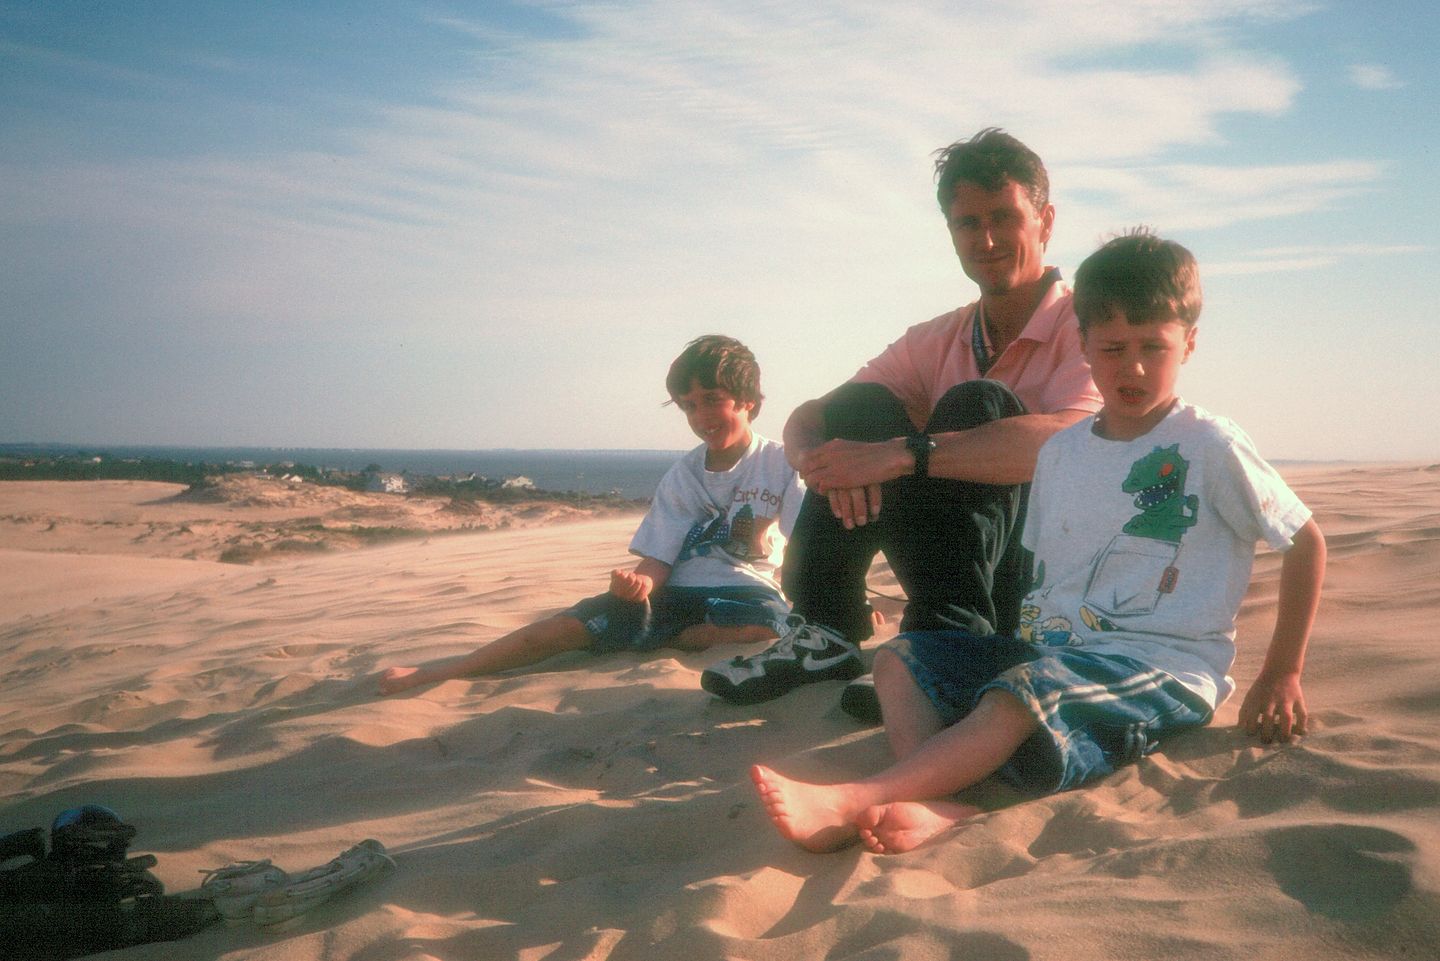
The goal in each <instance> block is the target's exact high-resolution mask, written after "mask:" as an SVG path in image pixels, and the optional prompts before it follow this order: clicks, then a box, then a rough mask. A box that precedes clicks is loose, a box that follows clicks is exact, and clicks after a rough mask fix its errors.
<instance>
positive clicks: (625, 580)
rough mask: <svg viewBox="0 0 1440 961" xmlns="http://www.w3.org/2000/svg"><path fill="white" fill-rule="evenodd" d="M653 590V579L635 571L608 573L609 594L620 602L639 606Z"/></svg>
mask: <svg viewBox="0 0 1440 961" xmlns="http://www.w3.org/2000/svg"><path fill="white" fill-rule="evenodd" d="M654 589H655V579H654V578H653V577H649V576H647V575H645V574H640V573H637V572H636V571H622V570H618V569H617V570H613V571H611V572H610V593H611V594H614V595H615V596H616V597H618V598H620V599H621V600H622V601H632V602H634V603H636V604H639V603H640V602H641V601H643V600H645V598H647V597H649V596H650V592H651V591H652V590H654Z"/></svg>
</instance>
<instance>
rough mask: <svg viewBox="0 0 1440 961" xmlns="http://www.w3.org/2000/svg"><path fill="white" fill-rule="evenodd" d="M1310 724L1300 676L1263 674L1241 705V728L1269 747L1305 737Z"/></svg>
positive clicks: (1292, 674)
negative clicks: (1256, 736) (1306, 727)
mask: <svg viewBox="0 0 1440 961" xmlns="http://www.w3.org/2000/svg"><path fill="white" fill-rule="evenodd" d="M1309 720H1310V716H1309V714H1308V713H1306V710H1305V692H1304V691H1302V690H1301V689H1300V675H1299V673H1288V672H1287V673H1284V674H1278V675H1274V676H1271V675H1268V674H1264V673H1262V674H1261V675H1260V676H1259V677H1257V678H1256V679H1255V683H1254V684H1252V685H1251V686H1250V690H1249V692H1248V693H1247V694H1246V695H1245V700H1244V701H1243V702H1242V703H1241V704H1240V726H1241V727H1243V728H1244V729H1245V733H1246V734H1250V735H1259V737H1260V740H1261V741H1263V742H1264V743H1266V744H1271V743H1273V742H1276V741H1280V742H1282V743H1283V742H1286V741H1290V740H1293V739H1294V738H1295V737H1298V736H1300V735H1303V734H1304V733H1305V726H1306V724H1307V723H1308V722H1309Z"/></svg>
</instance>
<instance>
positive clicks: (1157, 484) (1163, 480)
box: [1120, 444, 1200, 544]
mask: <svg viewBox="0 0 1440 961" xmlns="http://www.w3.org/2000/svg"><path fill="white" fill-rule="evenodd" d="M1189 470H1190V463H1189V462H1188V461H1186V460H1185V458H1183V457H1181V456H1180V445H1179V444H1171V445H1170V446H1169V447H1163V448H1162V447H1156V448H1155V449H1154V450H1153V451H1151V452H1150V453H1148V454H1146V455H1145V456H1144V457H1142V458H1140V459H1139V460H1137V461H1136V462H1135V463H1134V464H1132V465H1130V474H1129V476H1127V477H1126V478H1125V481H1124V483H1122V484H1121V485H1120V489H1121V490H1123V491H1124V492H1125V493H1127V494H1134V495H1135V506H1136V507H1137V508H1139V509H1140V513H1139V514H1137V515H1135V516H1134V517H1132V518H1130V520H1129V521H1127V522H1126V523H1125V526H1124V528H1122V529H1123V530H1124V531H1125V533H1127V534H1131V535H1133V536H1135V537H1149V538H1152V539H1154V540H1157V541H1167V542H1169V543H1171V544H1179V543H1180V538H1181V537H1182V536H1183V535H1184V534H1185V532H1186V531H1187V530H1189V529H1190V528H1191V527H1194V526H1195V519H1196V513H1197V511H1198V509H1199V507H1200V498H1199V497H1196V496H1195V495H1194V494H1186V493H1185V477H1186V475H1187V474H1188V473H1189Z"/></svg>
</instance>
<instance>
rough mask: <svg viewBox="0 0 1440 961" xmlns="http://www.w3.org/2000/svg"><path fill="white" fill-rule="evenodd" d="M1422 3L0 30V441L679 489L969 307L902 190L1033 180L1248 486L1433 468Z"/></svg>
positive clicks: (525, 9) (1058, 5)
mask: <svg viewBox="0 0 1440 961" xmlns="http://www.w3.org/2000/svg"><path fill="white" fill-rule="evenodd" d="M1437 41H1440V28H1437V27H1436V25H1435V19H1434V17H1433V14H1432V12H1431V10H1430V9H1429V6H1428V5H1422V4H1420V3H1419V2H1410V3H1406V2H1394V3H1391V2H1383V0H1382V2H1379V3H1375V4H1358V3H1338V2H1335V3H1319V2H1317V3H1305V2H1293V0H1291V2H1269V0H1214V2H1204V0H1195V2H1171V0H1145V2H1139V0H1107V2H1089V0H1029V2H1016V3H1010V4H1004V5H1001V4H991V3H964V2H955V0H949V2H934V3H900V4H892V3H886V2H879V0H873V2H835V3H826V4H801V3H796V2H778V0H733V2H726V3H714V2H710V3H698V2H691V0H633V2H627V0H615V2H608V3H587V2H581V3H565V2H548V0H547V2H538V3H529V2H519V0H516V2H485V3H474V4H467V3H428V2H393V3H379V2H373V3H364V2H357V3H338V2H311V3H306V4H303V5H302V4H293V3H289V2H284V3H282V2H251V3H223V4H222V3H205V2H194V0H191V2H141V0H134V2H127V3H113V2H102V0H91V2H83V3H82V2H65V0H57V2H35V3H17V2H6V0H0V290H3V291H4V297H3V302H0V441H12V442H14V441H60V442H74V443H86V444H99V443H116V444H119V443H140V444H159V443H175V444H202V445H203V444H216V445H238V444H257V445H294V446H346V447H351V446H354V447H412V448H413V447H450V448H488V447H595V448H629V447H642V448H682V447H688V446H690V445H691V444H692V443H693V440H692V439H691V438H690V437H689V435H688V433H687V432H686V430H685V427H684V424H683V421H682V419H681V418H680V416H679V415H678V414H676V413H675V412H674V411H673V410H671V409H666V408H662V407H661V402H662V401H663V400H664V399H665V397H664V393H663V378H664V372H665V368H666V366H667V365H668V362H669V360H670V358H671V357H673V356H674V354H675V353H677V352H678V351H679V349H680V347H681V346H683V344H684V343H685V342H686V341H687V340H689V339H690V338H692V337H694V336H697V335H699V334H702V333H710V332H724V333H730V334H733V335H735V336H738V337H740V338H741V339H743V340H745V341H747V342H748V343H749V344H750V345H751V346H752V347H753V348H754V349H755V351H756V353H757V354H758V355H759V357H760V360H761V362H762V365H763V367H764V370H765V378H766V391H767V394H768V397H769V400H768V402H767V405H766V409H765V412H764V414H763V416H762V417H761V418H760V420H759V422H758V425H757V426H758V427H759V428H760V429H761V430H762V432H767V433H769V434H771V435H772V436H778V434H779V431H780V427H781V425H782V424H783V422H784V417H785V415H786V414H787V413H788V411H789V410H790V409H791V408H793V407H794V406H795V405H796V404H797V403H799V402H800V401H802V400H805V399H807V398H809V397H813V396H816V395H818V394H820V393H823V392H824V391H826V390H828V389H829V388H831V387H833V386H835V385H836V384H837V383H839V382H841V381H843V380H845V379H846V378H848V377H849V376H850V375H851V374H852V373H854V371H855V369H856V368H857V367H858V366H859V365H860V364H861V363H862V362H863V361H864V360H866V359H867V358H869V357H870V356H873V355H874V354H876V353H878V352H879V351H880V350H881V349H883V347H884V346H885V345H886V344H887V343H888V342H889V341H891V340H893V339H894V338H895V337H896V336H898V335H899V334H900V332H901V331H903V329H904V328H905V327H907V326H909V325H910V324H913V323H917V322H920V321H922V320H926V319H929V318H930V317H932V316H935V315H936V314H939V313H941V312H943V311H945V310H948V309H950V308H952V307H954V306H957V305H959V304H962V303H965V302H967V301H969V300H972V299H973V298H974V296H975V291H974V288H973V286H972V285H971V284H970V282H969V281H968V280H967V279H966V278H965V276H964V275H963V273H961V271H960V269H959V266H958V264H957V263H956V261H955V259H954V255H953V252H952V251H951V250H950V248H949V244H948V239H947V237H946V234H945V230H944V224H943V221H942V219H941V217H940V215H939V212H938V209H937V208H936V206H935V202H934V193H933V186H932V180H931V166H930V165H931V152H932V151H933V150H935V149H936V148H937V147H941V146H943V145H944V144H946V143H949V142H950V141H952V140H956V139H959V138H963V137H968V136H970V135H971V134H973V133H974V132H975V131H977V130H979V129H980V128H982V127H986V126H1002V127H1004V128H1006V129H1007V130H1009V131H1010V132H1012V133H1014V134H1015V135H1017V136H1019V137H1020V138H1021V139H1022V140H1025V141H1026V142H1027V143H1029V144H1030V145H1031V146H1032V147H1034V148H1035V149H1036V150H1037V151H1038V152H1039V153H1040V154H1041V156H1042V157H1044V158H1045V161H1046V163H1047V166H1048V167H1049V169H1050V175H1051V180H1052V190H1053V199H1054V201H1055V204H1056V207H1057V211H1058V213H1057V219H1056V230H1055V237H1054V241H1053V243H1052V244H1051V247H1050V259H1051V260H1052V262H1054V263H1055V264H1057V265H1058V266H1060V267H1061V268H1062V269H1064V270H1065V271H1066V272H1067V273H1068V272H1071V271H1073V268H1074V266H1075V265H1076V264H1078V263H1079V261H1080V260H1081V259H1082V258H1083V257H1084V256H1085V254H1086V253H1088V252H1089V251H1090V250H1091V249H1093V247H1094V246H1095V245H1096V244H1097V243H1098V242H1100V241H1102V240H1104V239H1105V238H1107V237H1108V236H1110V235H1112V234H1113V233H1115V232H1118V231H1121V230H1124V229H1126V228H1128V227H1131V226H1134V225H1136V224H1142V223H1143V224H1148V225H1150V226H1152V227H1153V228H1155V229H1157V230H1158V231H1159V232H1161V233H1162V234H1164V235H1166V236H1170V237H1173V238H1174V239H1177V240H1179V241H1181V242H1182V243H1185V244H1186V245H1187V246H1189V247H1190V248H1191V249H1192V250H1194V251H1195V253H1196V255H1197V256H1198V257H1199V258H1200V262H1201V270H1202V276H1203V278H1204V283H1205V288H1206V309H1205V313H1204V315H1203V316H1202V318H1201V330H1200V339H1199V349H1198V351H1197V354H1196V355H1195V358H1194V359H1193V360H1192V361H1191V363H1190V365H1189V367H1188V368H1187V370H1186V372H1185V375H1184V377H1183V378H1182V382H1181V387H1182V392H1183V393H1184V394H1185V396H1186V397H1187V398H1188V399H1190V400H1192V401H1194V402H1196V403H1200V404H1202V405H1205V406H1208V407H1210V408H1212V409H1214V410H1216V411H1219V412H1222V413H1225V414H1228V415H1230V416H1232V417H1234V418H1235V419H1236V420H1237V421H1239V422H1240V423H1241V424H1242V425H1244V426H1245V427H1246V428H1247V429H1248V430H1249V431H1250V433H1251V434H1252V435H1254V436H1255V438H1256V440H1257V442H1258V443H1259V445H1260V448H1261V450H1262V451H1263V452H1265V453H1266V454H1268V455H1269V456H1271V457H1275V458H1331V457H1335V458H1353V459H1369V460H1374V459H1406V460H1409V459H1427V460H1436V459H1440V430H1437V429H1436V427H1435V426H1434V424H1435V419H1436V416H1437V415H1436V413H1435V412H1436V411H1437V410H1440V384H1437V376H1436V375H1437V372H1440V363H1437V360H1436V358H1437V356H1440V324H1437V322H1436V321H1435V320H1434V318H1433V317H1432V316H1431V311H1430V310H1429V309H1428V308H1429V307H1430V305H1433V304H1436V303H1440V282H1437V280H1436V279H1435V276H1436V271H1435V270H1434V269H1433V266H1432V265H1433V263H1434V261H1435V256H1436V253H1437V250H1440V239H1437V230H1436V227H1435V224H1436V222H1437V218H1440V199H1437V198H1440V188H1437V185H1436V183H1435V176H1434V175H1435V172H1436V169H1437V163H1436V148H1437V145H1440V119H1437V118H1440V110H1437V109H1436V106H1435V105H1436V104H1437V103H1440V90H1437V83H1436V81H1437V76H1440V69H1437V67H1436V66H1435V64H1434V60H1435V57H1434V53H1435V51H1436V50H1437V49H1440V43H1437Z"/></svg>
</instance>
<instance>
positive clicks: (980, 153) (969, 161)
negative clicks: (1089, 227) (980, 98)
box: [935, 127, 1050, 214]
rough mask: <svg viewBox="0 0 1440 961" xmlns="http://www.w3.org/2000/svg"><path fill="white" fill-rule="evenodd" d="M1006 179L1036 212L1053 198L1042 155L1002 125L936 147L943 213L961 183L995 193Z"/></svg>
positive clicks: (937, 192) (936, 169)
mask: <svg viewBox="0 0 1440 961" xmlns="http://www.w3.org/2000/svg"><path fill="white" fill-rule="evenodd" d="M1007 180H1008V181H1014V182H1015V183H1016V184H1018V185H1019V186H1020V189H1022V190H1024V191H1025V195H1026V196H1027V197H1029V198H1030V203H1031V204H1033V205H1034V207H1035V212H1036V213H1039V212H1040V211H1041V210H1044V209H1045V205H1046V204H1048V203H1049V202H1050V175H1049V174H1047V173H1046V172H1045V164H1044V163H1043V162H1041V160H1040V157H1039V155H1038V154H1036V153H1035V151H1033V150H1031V149H1030V148H1029V147H1027V146H1025V145H1024V144H1023V143H1021V142H1020V141H1018V140H1016V139H1015V138H1014V137H1012V136H1010V135H1009V134H1008V133H1006V132H1005V131H1003V130H1001V129H1000V128H999V127H986V128H985V129H984V130H982V131H980V132H979V133H977V134H976V135H975V136H973V137H971V138H970V139H969V140H957V141H955V142H954V143H952V144H951V145H950V146H948V147H944V148H942V149H940V150H937V151H935V182H936V184H937V187H936V190H935V197H936V199H937V200H939V201H940V212H941V213H945V214H948V213H949V212H950V205H951V204H952V203H954V202H955V187H956V186H957V185H958V184H960V183H962V182H963V183H970V184H975V185H976V186H977V187H979V188H980V189H982V190H985V191H988V192H990V193H994V192H995V191H997V190H1000V189H1002V188H1003V187H1004V186H1005V182H1006V181H1007Z"/></svg>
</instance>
